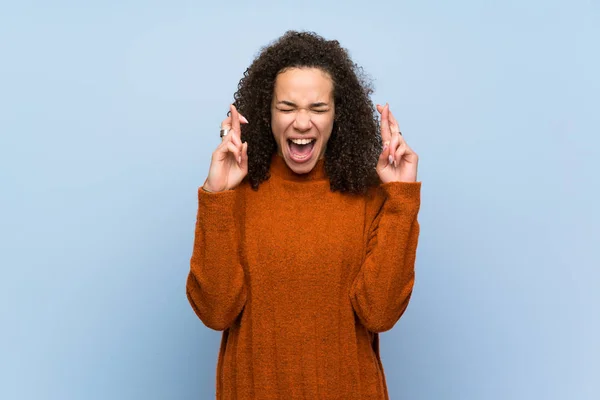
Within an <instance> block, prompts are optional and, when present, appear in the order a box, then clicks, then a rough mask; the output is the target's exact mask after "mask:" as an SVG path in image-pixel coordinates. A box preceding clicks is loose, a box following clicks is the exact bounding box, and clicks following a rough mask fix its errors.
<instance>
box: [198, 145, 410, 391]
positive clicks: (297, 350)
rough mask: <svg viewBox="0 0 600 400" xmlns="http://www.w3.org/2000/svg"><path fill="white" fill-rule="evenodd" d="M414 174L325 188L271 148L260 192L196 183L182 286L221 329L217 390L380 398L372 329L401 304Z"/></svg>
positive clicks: (380, 327)
mask: <svg viewBox="0 0 600 400" xmlns="http://www.w3.org/2000/svg"><path fill="white" fill-rule="evenodd" d="M420 191H421V183H420V182H414V183H400V182H391V183H387V184H382V185H380V186H379V187H378V188H373V189H372V190H370V192H369V193H368V194H367V195H349V194H342V193H339V192H331V190H330V189H329V181H328V179H327V177H326V174H325V170H324V162H323V160H320V161H319V162H318V164H317V165H316V166H315V168H314V169H313V170H312V171H311V172H310V173H309V174H306V175H297V174H295V173H294V172H293V171H291V170H290V169H289V168H288V167H287V165H286V164H285V161H284V160H283V159H282V158H281V157H280V156H277V155H276V156H274V157H273V162H272V165H271V178H270V179H269V180H267V181H266V182H264V183H262V184H261V186H260V188H259V190H258V191H254V190H252V189H251V188H250V187H249V185H247V184H242V185H240V186H239V187H238V188H236V189H235V190H231V191H226V192H221V193H208V192H205V191H204V190H202V189H199V190H198V201H199V207H198V216H197V223H196V232H195V240H194V248H193V254H192V257H191V270H190V273H189V276H188V280H187V296H188V299H189V301H190V304H191V305H192V307H193V309H194V311H195V312H196V314H197V315H198V317H199V318H200V319H201V320H202V322H203V323H204V324H205V325H206V326H208V327H210V328H212V329H215V330H223V337H222V341H221V349H220V352H219V357H218V362H217V387H216V397H217V399H285V400H292V399H310V400H313V399H340V400H342V399H343V400H350V399H357V400H358V399H360V400H364V399H387V398H388V395H387V388H386V382H385V377H384V372H383V366H382V364H381V359H380V355H379V336H378V333H379V332H382V331H386V330H388V329H391V328H392V327H393V326H394V324H395V323H396V322H397V321H398V319H399V318H400V316H401V315H402V314H403V312H404V310H405V309H406V306H407V305H408V302H409V299H410V296H411V293H412V288H413V283H414V264H415V255H416V249H417V241H418V236H419V224H418V222H417V214H418V211H419V206H420Z"/></svg>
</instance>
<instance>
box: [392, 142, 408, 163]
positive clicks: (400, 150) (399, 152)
mask: <svg viewBox="0 0 600 400" xmlns="http://www.w3.org/2000/svg"><path fill="white" fill-rule="evenodd" d="M404 154H406V143H404V142H402V143H401V144H400V145H399V146H398V149H397V150H396V153H395V154H394V167H397V166H398V165H399V164H400V160H402V157H403V156H404Z"/></svg>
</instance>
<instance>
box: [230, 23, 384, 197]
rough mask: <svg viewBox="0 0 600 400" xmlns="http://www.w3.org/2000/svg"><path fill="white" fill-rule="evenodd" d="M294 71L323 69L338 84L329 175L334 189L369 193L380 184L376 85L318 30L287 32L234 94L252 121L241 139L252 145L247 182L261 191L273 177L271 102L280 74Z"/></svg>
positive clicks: (262, 52) (248, 71)
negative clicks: (373, 94) (372, 94)
mask: <svg viewBox="0 0 600 400" xmlns="http://www.w3.org/2000/svg"><path fill="white" fill-rule="evenodd" d="M294 67H300V68H302V67H305V68H311V67H313V68H319V69H321V70H323V71H325V72H327V73H328V74H329V75H330V76H331V78H332V80H333V97H334V102H335V119H334V124H333V131H332V132H331V136H330V138H329V141H328V142H327V147H326V150H325V172H326V174H327V176H328V177H329V180H330V187H331V190H332V191H336V190H338V191H340V192H349V193H364V192H366V190H367V189H368V187H369V186H374V185H377V184H378V183H379V179H378V176H377V172H376V170H375V166H376V164H377V159H378V157H379V154H380V152H381V134H380V133H379V120H378V118H377V116H376V112H375V108H374V106H373V103H372V102H371V100H370V98H369V96H370V95H371V93H373V87H372V85H371V83H370V81H369V80H368V79H367V78H366V76H365V75H364V73H363V70H362V68H361V67H359V66H358V65H356V64H355V63H354V62H352V60H351V59H350V56H349V55H348V52H347V51H346V50H345V49H344V48H342V47H341V46H340V44H339V42H338V41H337V40H325V39H324V38H322V37H321V36H319V35H317V34H315V33H313V32H296V31H288V32H286V33H285V34H284V35H283V36H281V37H280V38H279V39H277V40H276V41H275V42H273V43H271V44H270V45H268V46H267V47H264V48H262V49H261V50H260V52H259V54H258V56H257V57H256V58H255V59H254V61H253V62H252V64H251V65H250V67H248V69H246V71H245V72H244V77H243V78H242V79H241V80H240V82H239V84H238V90H237V92H236V93H235V94H234V105H235V106H236V108H237V109H238V110H239V112H240V113H241V114H242V115H244V116H245V117H247V118H248V120H249V121H250V123H249V124H247V125H243V127H242V133H241V139H242V141H245V142H248V175H247V176H246V179H247V180H248V181H249V182H250V185H251V186H252V188H253V189H255V190H257V189H258V186H259V185H260V183H261V182H263V181H265V180H267V179H269V177H270V174H269V167H270V163H271V159H272V157H273V155H274V154H275V153H276V152H277V144H276V142H275V139H274V137H273V133H272V131H271V101H272V97H273V92H274V89H275V80H276V78H277V75H278V74H279V73H280V72H282V71H284V70H286V69H288V68H294Z"/></svg>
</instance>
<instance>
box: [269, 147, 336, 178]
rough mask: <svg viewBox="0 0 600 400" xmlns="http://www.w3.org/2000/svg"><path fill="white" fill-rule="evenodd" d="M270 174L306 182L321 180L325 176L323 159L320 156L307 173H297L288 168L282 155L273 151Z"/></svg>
mask: <svg viewBox="0 0 600 400" xmlns="http://www.w3.org/2000/svg"><path fill="white" fill-rule="evenodd" d="M270 172H271V175H274V176H277V177H280V178H282V179H284V180H287V181H295V182H306V181H315V180H322V179H326V178H327V174H325V159H324V158H321V159H320V160H318V161H317V163H316V164H315V166H314V168H313V169H312V170H311V171H310V172H309V173H307V174H297V173H295V172H294V171H292V170H291V169H290V167H288V166H287V164H286V163H285V160H284V159H283V157H282V156H280V155H279V154H277V153H275V154H273V157H272V159H271V171H270Z"/></svg>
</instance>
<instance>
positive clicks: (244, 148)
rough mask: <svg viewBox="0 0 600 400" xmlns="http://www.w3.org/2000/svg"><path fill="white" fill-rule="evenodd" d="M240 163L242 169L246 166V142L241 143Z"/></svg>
mask: <svg viewBox="0 0 600 400" xmlns="http://www.w3.org/2000/svg"><path fill="white" fill-rule="evenodd" d="M240 165H241V167H242V169H243V170H244V171H245V170H246V169H247V168H248V142H244V144H243V145H242V160H241V163H240Z"/></svg>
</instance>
